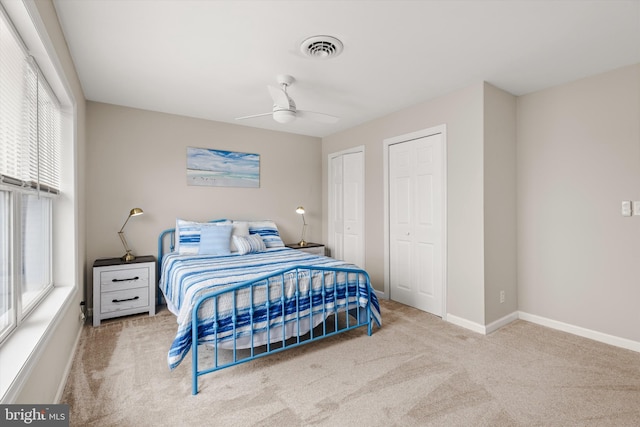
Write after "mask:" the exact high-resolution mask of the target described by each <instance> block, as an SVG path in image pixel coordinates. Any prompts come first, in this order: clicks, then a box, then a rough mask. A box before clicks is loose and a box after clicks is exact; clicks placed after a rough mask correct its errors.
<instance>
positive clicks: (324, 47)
mask: <svg viewBox="0 0 640 427" xmlns="http://www.w3.org/2000/svg"><path fill="white" fill-rule="evenodd" d="M300 50H301V51H302V53H304V54H305V55H306V56H309V57H311V58H317V59H329V58H333V57H336V56H338V55H340V52H342V42H341V41H340V40H338V39H337V38H335V37H331V36H315V37H309V38H308V39H306V40H305V41H303V42H302V44H301V45H300Z"/></svg>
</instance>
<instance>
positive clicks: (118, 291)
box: [93, 255, 156, 326]
mask: <svg viewBox="0 0 640 427" xmlns="http://www.w3.org/2000/svg"><path fill="white" fill-rule="evenodd" d="M145 312H149V316H155V314H156V259H155V257H153V256H151V255H146V256H139V257H136V259H135V260H133V261H129V262H125V261H123V260H122V259H121V258H105V259H98V260H96V261H95V262H94V263H93V326H100V322H101V321H102V320H104V319H110V318H113V317H119V316H127V315H129V314H136V313H145Z"/></svg>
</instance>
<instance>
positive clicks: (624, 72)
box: [517, 65, 640, 341]
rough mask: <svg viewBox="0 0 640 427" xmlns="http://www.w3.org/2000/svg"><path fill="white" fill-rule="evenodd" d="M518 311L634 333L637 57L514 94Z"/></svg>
mask: <svg viewBox="0 0 640 427" xmlns="http://www.w3.org/2000/svg"><path fill="white" fill-rule="evenodd" d="M517 135H518V148H517V150H518V154H517V158H518V162H517V168H518V187H517V188H518V305H519V308H520V310H521V311H523V312H526V313H531V314H534V315H537V316H542V317H545V318H548V319H553V320H555V321H559V322H565V323H568V324H571V325H575V326H579V327H582V328H587V329H590V330H595V331H598V332H601V333H604V334H610V335H614V336H618V337H622V338H627V339H630V340H634V341H640V328H639V327H638V325H640V310H639V309H638V304H639V302H640V286H638V285H639V284H640V262H639V260H640V216H636V217H631V218H629V217H622V216H621V213H620V204H621V201H622V200H634V199H635V200H640V65H635V66H630V67H625V68H622V69H619V70H615V71H611V72H608V73H604V74H601V75H598V76H594V77H590V78H586V79H583V80H580V81H577V82H574V83H570V84H567V85H563V86H560V87H556V88H552V89H548V90H544V91H541V92H537V93H534V94H530V95H526V96H522V97H520V98H518V131H517Z"/></svg>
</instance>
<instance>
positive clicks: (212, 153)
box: [187, 147, 260, 188]
mask: <svg viewBox="0 0 640 427" xmlns="http://www.w3.org/2000/svg"><path fill="white" fill-rule="evenodd" d="M187 185H199V186H211V187H247V188H259V187H260V155H259V154H250V153H238V152H235V151H224V150H212V149H208V148H193V147H188V148H187Z"/></svg>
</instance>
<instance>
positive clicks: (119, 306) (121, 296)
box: [100, 286, 149, 314]
mask: <svg viewBox="0 0 640 427" xmlns="http://www.w3.org/2000/svg"><path fill="white" fill-rule="evenodd" d="M148 306H149V287H148V286H144V287H142V288H134V289H123V290H120V291H115V292H103V293H102V294H101V295H100V312H101V314H104V313H114V312H117V311H122V310H130V309H134V308H139V307H148Z"/></svg>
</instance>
